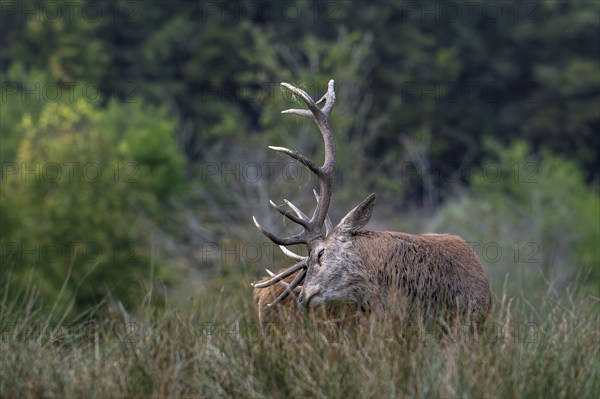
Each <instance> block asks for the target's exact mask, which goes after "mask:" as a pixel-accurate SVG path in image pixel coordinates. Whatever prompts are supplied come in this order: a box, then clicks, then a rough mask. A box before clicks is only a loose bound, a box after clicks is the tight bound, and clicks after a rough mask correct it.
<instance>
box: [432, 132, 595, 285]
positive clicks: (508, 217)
mask: <svg viewBox="0 0 600 399" xmlns="http://www.w3.org/2000/svg"><path fill="white" fill-rule="evenodd" d="M486 147H487V148H488V150H489V151H490V153H491V155H490V159H489V161H488V162H486V163H485V164H484V166H483V167H482V169H481V170H478V171H471V172H473V173H472V176H473V179H472V187H473V192H472V193H471V194H470V195H469V196H467V197H466V198H463V199H462V200H461V201H460V202H449V203H448V204H447V205H446V206H445V207H444V208H443V209H442V211H441V212H440V214H439V216H438V218H437V220H436V221H435V222H434V226H435V227H434V229H436V230H447V231H460V232H461V234H462V235H464V236H465V237H467V238H468V239H469V241H471V242H474V243H476V245H477V246H478V248H477V247H476V248H475V249H476V251H478V252H479V253H480V255H482V258H483V260H484V263H487V271H488V273H490V274H491V276H492V277H491V280H492V281H493V282H495V284H496V291H498V289H499V288H500V284H501V282H502V281H503V280H504V279H503V275H504V274H506V273H509V274H510V275H511V276H512V277H513V278H517V281H516V282H515V281H513V280H511V287H512V288H517V289H527V290H529V292H530V293H531V294H534V293H535V292H536V290H535V289H534V288H535V287H542V286H545V285H546V283H545V281H544V280H548V281H552V282H553V283H554V284H555V287H554V288H555V289H557V290H559V291H560V290H562V289H563V288H564V286H565V285H566V284H567V282H568V281H570V279H571V278H572V277H574V276H575V275H577V274H579V276H580V277H581V278H584V280H585V281H586V282H587V284H588V287H589V288H590V290H591V291H592V293H595V294H596V295H597V294H598V287H599V286H600V249H599V248H598V240H599V239H600V226H599V225H598V220H600V213H599V212H600V208H599V204H600V197H599V196H598V192H597V189H596V190H594V189H592V188H589V187H587V186H586V185H585V183H584V179H583V176H582V173H581V170H580V168H579V167H578V166H577V165H576V164H575V163H574V162H572V161H568V160H565V159H564V158H562V157H560V156H557V155H554V154H552V153H550V152H548V151H542V152H541V153H540V154H539V155H538V156H534V155H533V154H532V153H531V152H530V150H529V148H528V146H527V145H526V144H525V143H524V142H522V141H518V142H515V143H514V144H512V145H511V146H509V147H502V146H501V145H499V144H498V143H496V142H494V141H488V142H487V144H486ZM486 246H487V252H486V250H485V247H486ZM497 248H499V250H500V253H498V251H497ZM482 252H484V253H482ZM512 283H515V284H516V287H514V286H512Z"/></svg>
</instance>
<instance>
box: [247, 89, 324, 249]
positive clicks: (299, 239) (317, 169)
mask: <svg viewBox="0 0 600 399" xmlns="http://www.w3.org/2000/svg"><path fill="white" fill-rule="evenodd" d="M333 83H334V82H333V79H332V80H330V81H329V84H328V86H327V92H326V93H325V95H323V97H321V99H320V100H319V101H317V102H316V103H315V102H314V101H313V99H312V98H311V97H310V96H309V95H308V94H307V93H306V92H305V91H304V90H302V89H299V88H297V87H295V86H292V85H290V84H288V83H281V86H282V88H283V89H285V90H287V91H289V92H291V93H293V94H295V95H296V96H298V97H299V98H300V99H301V100H302V101H303V102H304V103H305V104H306V106H307V107H308V109H287V110H285V111H282V112H281V113H282V114H295V115H299V116H302V117H305V118H310V119H312V120H313V121H314V122H315V123H316V124H317V126H318V128H319V131H320V132H321V135H322V136H323V142H324V144H325V161H324V162H323V165H322V166H319V165H317V164H316V163H314V162H313V161H311V160H310V159H308V158H307V157H305V156H304V155H302V154H300V153H299V152H297V151H293V150H290V149H289V148H285V147H273V146H269V148H270V149H272V150H274V151H277V152H281V153H284V154H287V155H289V156H290V157H292V158H294V159H296V160H298V161H299V162H301V163H302V164H304V165H305V166H306V167H307V168H308V169H310V170H311V171H312V172H313V173H314V174H315V175H316V176H317V178H318V179H319V192H320V195H317V194H316V192H315V196H316V197H317V206H316V208H315V211H314V213H313V215H312V217H311V218H310V219H309V218H308V216H306V214H305V213H304V212H302V211H301V210H300V209H299V208H298V207H296V206H295V205H294V204H292V203H291V202H290V201H288V200H285V199H284V202H285V203H286V204H287V206H288V207H289V208H290V209H291V210H292V211H293V213H290V212H289V211H287V210H283V209H281V208H279V207H278V206H277V205H276V204H275V203H274V202H273V201H270V204H271V206H273V207H274V208H275V209H276V210H277V211H278V212H279V213H281V214H282V215H283V216H285V217H287V218H288V219H290V220H291V221H292V222H294V223H297V224H299V225H301V226H302V227H303V231H302V232H301V233H298V234H295V235H293V236H289V237H277V236H276V235H275V234H273V233H271V232H269V231H267V230H265V229H264V228H263V227H262V226H261V225H260V223H258V221H257V220H256V218H255V217H254V216H253V217H252V220H253V221H254V224H255V225H256V227H257V228H258V229H259V230H260V231H261V232H262V233H263V234H264V235H265V236H267V238H269V239H270V240H271V241H273V242H274V243H275V244H278V245H285V246H287V245H294V244H306V245H308V244H309V243H310V242H311V241H312V240H313V239H315V238H317V237H319V236H320V235H321V234H322V230H323V224H324V223H325V222H326V220H327V219H328V218H327V210H328V209H329V203H330V201H331V193H332V185H333V170H334V167H335V142H334V139H333V131H332V130H331V126H330V124H329V114H330V113H331V110H332V109H333V106H334V104H335V91H334V88H333ZM323 101H325V105H324V106H323V108H319V107H318V106H317V104H320V103H321V102H323ZM330 225H331V223H330V221H328V222H327V223H326V230H330V228H331V226H330Z"/></svg>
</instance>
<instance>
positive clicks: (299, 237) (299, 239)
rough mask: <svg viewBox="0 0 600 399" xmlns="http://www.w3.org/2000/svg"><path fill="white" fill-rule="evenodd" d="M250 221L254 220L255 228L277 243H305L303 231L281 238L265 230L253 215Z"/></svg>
mask: <svg viewBox="0 0 600 399" xmlns="http://www.w3.org/2000/svg"><path fill="white" fill-rule="evenodd" d="M252 221H254V225H255V226H256V228H257V229H259V230H260V232H261V233H263V234H264V235H265V236H267V238H268V239H269V240H271V241H273V242H274V243H275V244H277V245H295V244H305V243H306V237H305V234H304V233H298V234H295V235H293V236H290V237H284V238H281V237H277V236H276V235H274V234H273V233H271V232H270V231H268V230H265V228H263V227H262V226H261V225H260V223H258V220H256V218H255V217H254V216H252Z"/></svg>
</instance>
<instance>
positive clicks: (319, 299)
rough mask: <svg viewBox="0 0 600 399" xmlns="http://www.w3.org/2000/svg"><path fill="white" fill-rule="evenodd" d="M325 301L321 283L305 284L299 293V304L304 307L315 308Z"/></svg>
mask: <svg viewBox="0 0 600 399" xmlns="http://www.w3.org/2000/svg"><path fill="white" fill-rule="evenodd" d="M323 302H324V298H323V295H321V286H320V285H318V284H317V285H305V286H304V287H303V288H302V291H301V292H300V295H298V306H299V307H300V308H303V309H308V308H314V307H315V306H319V305H322V304H323Z"/></svg>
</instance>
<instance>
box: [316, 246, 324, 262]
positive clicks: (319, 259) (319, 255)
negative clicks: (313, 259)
mask: <svg viewBox="0 0 600 399" xmlns="http://www.w3.org/2000/svg"><path fill="white" fill-rule="evenodd" d="M324 253H325V250H324V249H321V250H320V251H319V254H318V255H317V262H319V263H321V257H322V256H323V254H324Z"/></svg>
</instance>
